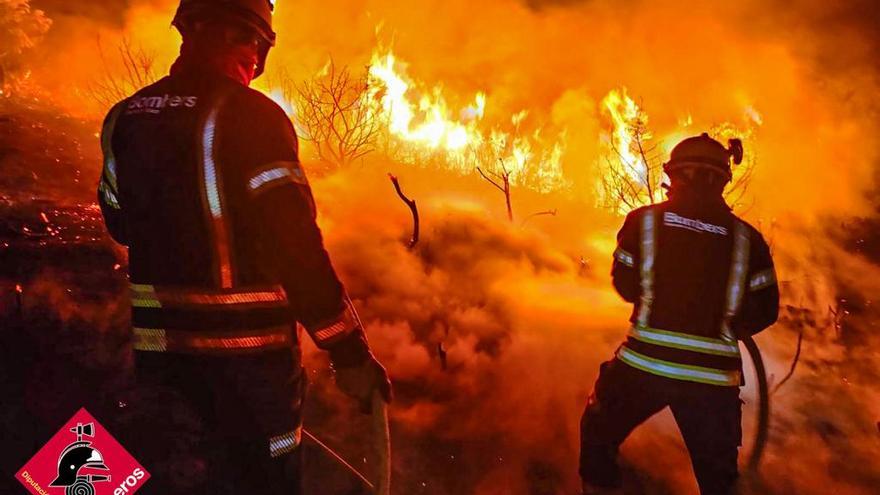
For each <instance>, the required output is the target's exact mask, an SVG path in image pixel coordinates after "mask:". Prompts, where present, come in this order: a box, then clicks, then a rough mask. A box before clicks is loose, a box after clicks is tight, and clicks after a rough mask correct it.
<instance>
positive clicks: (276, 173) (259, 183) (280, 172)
mask: <svg viewBox="0 0 880 495" xmlns="http://www.w3.org/2000/svg"><path fill="white" fill-rule="evenodd" d="M290 175H291V174H290V169H287V168H284V167H278V168H273V169H271V170H266V171H265V172H260V173H259V174H257V175H256V176H255V177H253V178H252V179H251V180H250V181H248V188H250V190H251V191H256V190H257V189H259V188H261V187H263V186H265V185H266V184H270V183H272V182H274V181H277V180H281V179H287V178H288V177H290ZM285 182H287V181H286V180H285Z"/></svg>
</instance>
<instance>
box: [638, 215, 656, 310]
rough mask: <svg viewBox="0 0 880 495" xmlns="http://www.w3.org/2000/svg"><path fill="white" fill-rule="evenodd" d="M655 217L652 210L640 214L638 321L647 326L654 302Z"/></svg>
mask: <svg viewBox="0 0 880 495" xmlns="http://www.w3.org/2000/svg"><path fill="white" fill-rule="evenodd" d="M656 217H657V214H656V213H655V212H654V211H653V210H648V211H646V212H645V213H644V214H643V216H642V232H641V234H642V242H641V248H642V253H641V254H642V263H641V267H640V271H641V284H642V294H641V300H640V302H639V314H638V323H639V325H641V326H643V327H647V326H648V319H649V318H650V316H651V305H652V304H653V303H654V256H655V253H656V249H655V248H656V244H657V232H656V230H655V226H656V223H657V218H656Z"/></svg>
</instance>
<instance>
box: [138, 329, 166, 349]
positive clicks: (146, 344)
mask: <svg viewBox="0 0 880 495" xmlns="http://www.w3.org/2000/svg"><path fill="white" fill-rule="evenodd" d="M133 347H134V349H135V350H136V351H150V352H166V351H167V350H168V339H166V338H165V330H160V329H158V328H135V329H134V346H133Z"/></svg>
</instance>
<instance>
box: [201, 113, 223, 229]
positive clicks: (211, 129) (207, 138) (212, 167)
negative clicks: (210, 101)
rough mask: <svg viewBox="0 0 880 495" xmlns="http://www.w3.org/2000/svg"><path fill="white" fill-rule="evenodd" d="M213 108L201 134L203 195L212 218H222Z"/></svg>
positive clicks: (215, 124)
mask: <svg viewBox="0 0 880 495" xmlns="http://www.w3.org/2000/svg"><path fill="white" fill-rule="evenodd" d="M218 110H219V109H218V108H217V107H215V108H214V109H213V110H211V113H210V115H208V120H207V122H205V131H204V134H202V153H203V155H202V163H203V165H204V171H205V193H206V195H207V197H208V205H209V207H210V208H211V215H213V216H214V218H222V217H223V210H222V207H221V205H220V188H219V186H218V185H217V167H216V164H215V163H214V135H215V133H216V127H217V112H218Z"/></svg>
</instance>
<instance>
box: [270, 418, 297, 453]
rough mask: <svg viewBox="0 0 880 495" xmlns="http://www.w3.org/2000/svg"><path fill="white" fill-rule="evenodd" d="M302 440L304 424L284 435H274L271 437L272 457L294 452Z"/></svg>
mask: <svg viewBox="0 0 880 495" xmlns="http://www.w3.org/2000/svg"><path fill="white" fill-rule="evenodd" d="M301 441H302V426H300V427H297V428H296V429H295V430H293V431H290V432H287V433H285V434H283V435H278V436H277V437H272V438H270V439H269V455H270V456H271V457H280V456H282V455H284V454H287V453H290V452H293V451H294V450H296V448H297V447H299V444H300V442H301Z"/></svg>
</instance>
